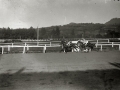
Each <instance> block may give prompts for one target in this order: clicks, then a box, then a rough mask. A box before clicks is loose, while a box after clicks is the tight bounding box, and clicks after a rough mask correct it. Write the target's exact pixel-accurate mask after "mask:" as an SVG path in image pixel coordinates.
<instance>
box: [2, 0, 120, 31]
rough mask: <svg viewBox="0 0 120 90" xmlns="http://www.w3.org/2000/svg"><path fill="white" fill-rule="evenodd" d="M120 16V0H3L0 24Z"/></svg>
mask: <svg viewBox="0 0 120 90" xmlns="http://www.w3.org/2000/svg"><path fill="white" fill-rule="evenodd" d="M112 18H120V0H119V1H117V0H0V28H3V27H6V28H7V27H10V28H13V29H14V28H30V27H31V26H32V27H34V28H37V27H38V28H41V27H48V26H54V25H65V24H69V23H71V22H74V23H91V22H92V23H106V22H107V21H109V20H110V19H112Z"/></svg>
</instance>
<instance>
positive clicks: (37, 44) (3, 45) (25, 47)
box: [0, 42, 61, 54]
mask: <svg viewBox="0 0 120 90" xmlns="http://www.w3.org/2000/svg"><path fill="white" fill-rule="evenodd" d="M60 46H61V45H59V44H55V42H25V43H0V47H1V48H2V50H1V53H2V54H4V49H5V48H7V51H8V52H10V50H11V48H23V51H22V53H25V52H26V51H28V50H29V48H43V53H45V52H46V48H47V47H60Z"/></svg>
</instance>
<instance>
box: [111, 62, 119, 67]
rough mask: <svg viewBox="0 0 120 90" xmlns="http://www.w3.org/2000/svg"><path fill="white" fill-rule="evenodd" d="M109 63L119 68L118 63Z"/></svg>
mask: <svg viewBox="0 0 120 90" xmlns="http://www.w3.org/2000/svg"><path fill="white" fill-rule="evenodd" d="M109 64H111V65H113V66H115V67H117V68H120V63H116V62H114V63H111V62H109Z"/></svg>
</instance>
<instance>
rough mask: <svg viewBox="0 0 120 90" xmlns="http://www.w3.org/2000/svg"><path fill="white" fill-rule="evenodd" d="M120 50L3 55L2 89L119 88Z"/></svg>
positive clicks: (107, 89)
mask: <svg viewBox="0 0 120 90" xmlns="http://www.w3.org/2000/svg"><path fill="white" fill-rule="evenodd" d="M119 88H120V51H116V50H114V51H108V52H96V51H93V52H90V53H71V52H70V53H67V54H66V53H46V54H43V53H28V54H3V55H0V90H119Z"/></svg>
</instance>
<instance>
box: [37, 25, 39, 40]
mask: <svg viewBox="0 0 120 90" xmlns="http://www.w3.org/2000/svg"><path fill="white" fill-rule="evenodd" d="M38 40H39V28H38V27H37V41H38Z"/></svg>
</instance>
